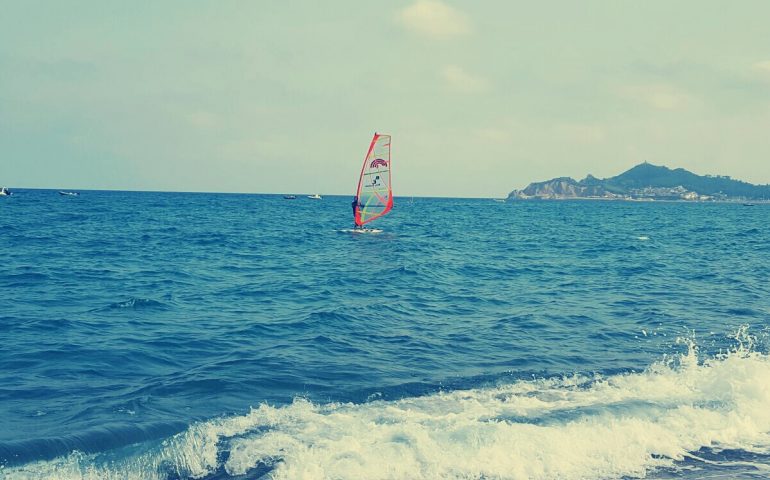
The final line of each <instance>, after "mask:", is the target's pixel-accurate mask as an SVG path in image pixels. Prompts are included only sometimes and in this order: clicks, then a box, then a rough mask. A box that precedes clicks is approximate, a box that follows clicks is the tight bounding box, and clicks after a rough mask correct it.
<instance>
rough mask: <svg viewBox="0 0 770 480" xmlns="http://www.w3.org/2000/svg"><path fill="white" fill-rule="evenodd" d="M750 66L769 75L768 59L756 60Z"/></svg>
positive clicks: (769, 62) (769, 63)
mask: <svg viewBox="0 0 770 480" xmlns="http://www.w3.org/2000/svg"><path fill="white" fill-rule="evenodd" d="M751 67H752V69H753V70H755V71H757V72H759V73H763V74H765V75H770V60H762V61H759V62H756V63H754V65H752V66H751Z"/></svg>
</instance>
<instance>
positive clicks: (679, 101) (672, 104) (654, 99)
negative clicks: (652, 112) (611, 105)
mask: <svg viewBox="0 0 770 480" xmlns="http://www.w3.org/2000/svg"><path fill="white" fill-rule="evenodd" d="M620 94H621V95H622V96H623V97H625V98H629V99H632V100H634V101H637V102H641V103H643V104H645V105H647V106H650V107H652V108H655V109H657V110H679V109H682V108H684V107H686V106H687V105H688V104H689V103H690V102H691V97H690V95H689V94H687V93H686V92H683V91H681V90H679V89H677V88H674V87H672V86H671V85H665V84H651V85H628V86H625V87H622V88H621V89H620Z"/></svg>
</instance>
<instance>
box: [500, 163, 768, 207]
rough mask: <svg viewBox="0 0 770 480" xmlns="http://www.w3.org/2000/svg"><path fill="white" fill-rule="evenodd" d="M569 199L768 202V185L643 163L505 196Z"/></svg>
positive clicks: (533, 186) (537, 184) (563, 179)
mask: <svg viewBox="0 0 770 480" xmlns="http://www.w3.org/2000/svg"><path fill="white" fill-rule="evenodd" d="M570 198H602V199H619V200H639V199H645V200H656V199H659V200H690V201H693V200H699V201H719V200H760V199H762V200H764V199H770V185H753V184H751V183H747V182H744V181H741V180H734V179H732V178H730V177H729V176H723V175H697V174H695V173H692V172H690V171H688V170H685V169H684V168H675V169H670V168H668V167H666V166H659V165H653V164H651V163H647V162H644V163H640V164H639V165H636V166H634V167H632V168H630V169H628V170H626V171H625V172H623V173H621V174H619V175H616V176H614V177H609V178H604V179H599V178H596V177H594V176H593V175H590V174H589V175H587V176H586V178H584V179H583V180H580V181H577V180H575V179H573V178H571V177H557V178H553V179H551V180H546V181H544V182H533V183H530V184H529V185H528V186H527V187H526V188H523V189H521V190H513V191H511V192H510V193H509V194H508V199H509V200H514V199H515V200H529V199H540V200H560V199H570Z"/></svg>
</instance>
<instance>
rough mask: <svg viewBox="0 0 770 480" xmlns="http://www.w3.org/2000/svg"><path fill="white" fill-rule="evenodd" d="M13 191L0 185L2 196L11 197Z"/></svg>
mask: <svg viewBox="0 0 770 480" xmlns="http://www.w3.org/2000/svg"><path fill="white" fill-rule="evenodd" d="M11 195H13V192H12V191H11V190H10V189H8V188H7V187H0V197H10V196H11Z"/></svg>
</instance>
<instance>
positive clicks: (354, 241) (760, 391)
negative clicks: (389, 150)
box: [0, 190, 770, 479]
mask: <svg viewBox="0 0 770 480" xmlns="http://www.w3.org/2000/svg"><path fill="white" fill-rule="evenodd" d="M349 213H350V197H324V199H323V200H322V201H313V200H309V199H306V198H304V197H302V196H300V197H299V198H297V199H296V200H284V199H283V198H282V197H281V196H271V195H227V194H213V195H210V194H183V193H149V192H148V193H137V192H96V191H93V192H89V191H84V192H82V193H81V196H79V197H62V196H59V195H58V194H57V193H56V192H55V191H45V190H17V191H16V195H14V196H13V197H5V198H2V199H0V231H2V232H3V242H2V243H0V259H2V265H3V275H2V276H0V338H2V342H0V421H1V422H2V423H1V424H0V465H2V468H0V477H4V478H9V479H17V478H158V479H180V478H255V479H256V478H265V479H268V478H281V479H282V478H287V479H293V478H335V479H346V478H351V479H361V478H373V479H378V478H383V479H385V478H389V479H390V478H393V479H401V478H403V479H412V478H427V479H430V478H458V479H459V478H463V479H465V478H474V479H480V478H506V479H507V478H511V479H521V478H533V479H535V478H537V479H548V478H554V479H555V478H559V479H564V478H597V479H599V478H601V479H604V478H628V479H630V478H724V476H725V475H727V476H728V477H730V478H766V477H767V476H768V475H769V474H770V436H768V433H770V414H768V413H766V410H767V407H766V405H767V404H768V403H770V358H769V357H768V356H767V353H768V351H767V350H768V348H767V346H768V343H767V327H768V324H770V300H768V298H770V287H768V282H767V279H768V278H769V277H770V226H768V219H770V205H764V204H761V205H756V206H754V207H744V206H742V205H740V204H686V203H633V202H600V201H596V202H593V201H575V202H569V201H564V202H518V203H505V204H502V203H496V202H493V201H491V200H467V199H427V198H415V199H414V201H413V203H411V202H410V201H409V200H408V199H404V198H396V205H395V207H394V209H393V211H392V213H391V214H390V215H388V216H387V217H385V218H383V219H381V220H379V221H378V222H376V224H377V227H378V228H382V229H383V230H384V232H383V233H381V234H372V235H360V234H350V233H344V232H341V231H340V230H343V229H348V228H350V227H351V220H350V218H349ZM720 475H721V476H722V477H720Z"/></svg>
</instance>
